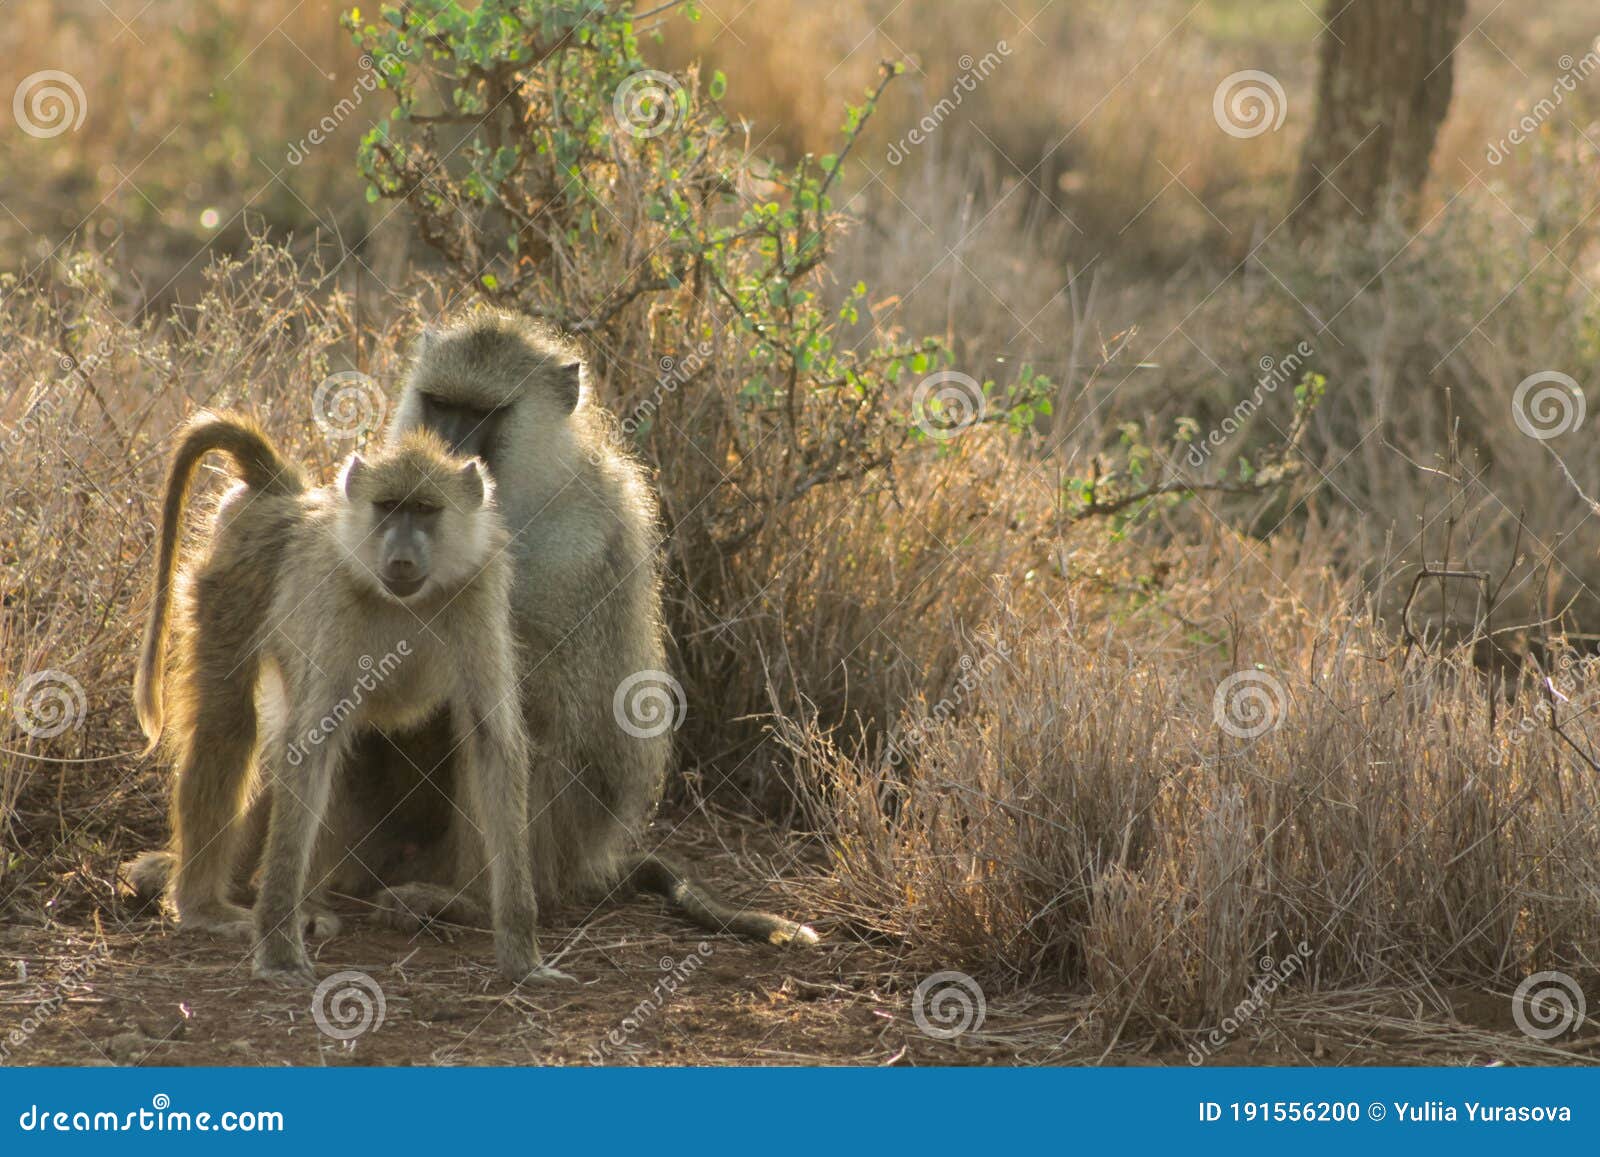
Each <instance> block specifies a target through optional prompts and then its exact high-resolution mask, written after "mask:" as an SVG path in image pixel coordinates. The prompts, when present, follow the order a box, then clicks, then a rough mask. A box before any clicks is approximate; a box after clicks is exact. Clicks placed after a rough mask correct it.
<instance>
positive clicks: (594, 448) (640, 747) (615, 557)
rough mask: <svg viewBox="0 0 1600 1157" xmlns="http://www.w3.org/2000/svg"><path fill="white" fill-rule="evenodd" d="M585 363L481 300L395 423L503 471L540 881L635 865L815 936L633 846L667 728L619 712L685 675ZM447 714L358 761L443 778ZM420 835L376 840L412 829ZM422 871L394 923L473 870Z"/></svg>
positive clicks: (432, 357)
mask: <svg viewBox="0 0 1600 1157" xmlns="http://www.w3.org/2000/svg"><path fill="white" fill-rule="evenodd" d="M582 378H583V363H582V360H581V358H580V356H579V354H578V352H577V351H576V350H575V349H573V348H572V347H571V346H570V345H568V344H567V343H565V342H564V341H562V340H561V339H560V338H558V337H557V336H555V335H554V334H552V333H550V332H548V331H546V330H545V329H543V328H542V327H540V326H538V325H536V324H535V323H533V322H531V321H528V320H527V319H524V318H520V317H517V316H513V315H509V314H505V313H500V312H495V311H490V310H480V311H477V312H474V313H471V314H468V315H467V316H465V317H463V318H462V319H460V320H459V321H457V322H456V323H454V324H451V325H449V326H446V327H444V328H441V329H438V330H430V331H427V332H425V333H424V334H423V336H422V338H421V340H420V342H419V344H418V347H417V351H416V355H415V364H414V365H413V367H412V369H411V373H410V376H409V378H408V379H407V382H406V386H405V390H404V392H403V394H402V396H401V398H400V402H399V406H398V408H397V411H396V413H395V417H394V420H393V423H392V425H391V427H390V433H389V437H390V441H391V443H394V442H398V441H400V440H402V439H404V438H405V437H406V436H407V435H408V434H409V433H410V432H411V431H413V430H416V429H419V428H423V429H428V430H431V431H433V432H435V433H436V434H438V435H440V436H441V437H443V438H444V439H445V440H446V441H447V442H449V443H450V445H451V448H452V449H453V450H454V451H455V452H456V453H457V454H470V455H476V456H477V457H479V458H481V459H483V460H484V461H485V462H486V463H487V465H488V470H489V473H490V474H491V475H492V476H493V477H494V479H495V483H496V490H497V494H498V498H499V503H500V510H501V514H502V516H503V518H504V520H505V524H506V527H507V528H508V529H509V530H510V532H511V535H512V541H511V556H512V571H513V575H514V586H513V589H512V594H511V609H512V621H513V623H514V624H515V627H516V631H517V635H518V640H519V642H520V644H521V649H520V660H521V663H522V666H521V668H520V669H519V671H518V678H519V682H520V684H521V689H522V696H523V703H524V706H525V709H526V712H527V723H528V732H529V735H530V736H531V738H532V740H533V745H534V759H533V762H532V764H531V767H530V771H529V776H528V778H529V795H530V803H531V807H532V825H531V827H530V829H529V830H530V836H531V845H532V854H533V857H534V864H535V868H534V879H535V882H536V885H537V887H538V889H539V890H540V894H541V898H549V899H564V898H571V897H575V896H588V897H593V896H595V895H596V894H598V893H603V892H604V891H605V890H607V889H610V888H614V887H616V886H617V885H618V884H622V883H627V884H631V885H632V886H633V887H636V888H642V889H647V890H649V891H653V892H657V893H659V894H661V895H663V896H666V897H667V898H668V899H669V900H671V901H672V902H673V903H674V904H676V905H677V906H678V908H679V909H680V910H681V911H683V912H684V913H685V914H686V915H687V916H689V917H690V918H691V919H693V920H695V921H696V922H697V923H699V924H701V925H702V926H704V927H707V928H711V929H714V930H717V931H731V932H737V933H740V934H743V935H746V936H751V937H754V938H756V939H762V940H768V941H771V942H772V943H775V944H788V943H791V942H797V943H805V944H809V943H814V942H815V941H816V934H815V933H814V932H813V931H812V930H811V929H810V928H809V927H807V926H805V925H801V924H796V923H794V922H793V921H790V920H786V919H784V918H782V917H780V916H775V915H772V914H770V913H766V912H751V911H745V910H742V909H739V908H736V907H734V906H732V905H729V904H727V903H724V902H723V901H721V900H719V899H717V898H716V897H715V896H713V895H712V894H711V893H710V892H709V891H707V890H706V889H705V888H704V887H703V886H701V885H699V884H698V883H696V882H695V881H693V880H692V879H691V878H690V877H689V876H688V875H687V873H686V872H684V871H683V870H682V869H681V868H680V867H679V866H678V865H676V864H675V863H674V862H673V861H671V860H670V859H668V858H667V857H665V856H662V855H659V854H656V853H653V852H641V851H640V850H639V848H638V844H639V840H640V837H641V835H642V834H643V832H644V830H645V828H646V827H647V825H648V824H649V822H650V820H651V818H652V816H653V814H654V811H655V807H656V804H657V801H658V800H659V798H660V794H661V789H662V786H663V781H664V779H665V776H666V771H667V765H668V761H669V758H670V756H671V737H670V734H669V731H670V728H669V727H668V726H666V725H665V724H664V723H663V724H662V725H660V726H655V725H650V726H637V725H635V726H625V725H624V724H625V722H627V721H625V720H624V719H623V718H621V717H620V715H621V712H623V711H626V710H627V704H626V703H625V702H623V700H624V698H625V697H626V695H627V694H628V692H629V690H630V689H633V690H637V691H638V692H639V693H640V694H642V695H645V696H649V695H665V694H666V690H665V689H667V688H671V689H674V690H675V689H676V684H675V683H673V682H672V681H671V679H670V676H668V675H667V673H666V649H665V645H664V642H663V637H662V631H663V627H662V621H661V591H660V582H661V580H660V573H659V563H658V546H659V543H658V537H659V532H658V526H657V519H658V515H657V509H656V502H655V498H654V496H653V494H652V493H651V491H650V487H649V484H648V483H647V481H646V479H645V476H644V471H643V469H642V468H641V467H640V465H639V464H638V463H637V462H636V461H635V460H634V459H633V458H632V457H631V456H630V455H629V454H628V453H627V452H626V451H624V450H623V448H622V446H621V445H620V443H619V441H618V440H617V437H616V434H615V432H614V426H613V423H612V421H611V419H610V416H609V415H608V414H606V413H605V412H604V411H603V410H601V409H600V408H598V407H595V406H591V405H586V404H585V399H584V389H583V380H582ZM654 706H656V707H660V706H661V703H660V701H659V700H658V701H657V702H656V703H655V704H654ZM670 710H671V708H670V706H669V707H668V711H669V712H670ZM440 726H442V722H441V721H439V720H435V721H433V722H432V723H430V725H429V726H428V727H425V728H422V729H419V730H417V731H414V732H410V733H405V734H395V733H390V734H389V735H387V736H384V737H369V740H368V741H367V742H366V743H364V744H363V746H362V749H361V751H360V755H359V760H358V763H360V764H362V765H364V770H363V771H362V772H360V774H364V775H366V776H375V777H378V778H380V779H393V778H394V777H402V778H403V777H405V776H407V775H411V774H413V773H412V772H411V771H410V770H409V769H411V768H423V769H431V770H432V772H433V776H434V779H435V780H436V782H438V783H440V784H442V785H443V786H442V789H443V790H444V791H446V792H448V791H449V787H448V784H449V782H450V776H451V771H450V769H449V767H448V766H447V765H441V763H440V761H439V760H438V759H437V758H436V757H434V756H433V754H432V753H436V752H437V751H438V749H439V743H438V741H437V736H436V735H433V736H432V737H430V732H434V731H435V730H436V729H437V728H438V727H440ZM375 818H378V817H375ZM447 820H448V826H449V829H450V831H449V832H448V833H447V834H446V835H445V837H444V838H445V839H446V840H447V841H456V840H459V839H460V838H462V833H461V832H460V827H461V822H460V818H459V816H458V815H457V814H455V812H454V811H453V810H452V811H450V812H449V813H448V816H447ZM415 835H416V833H415V832H414V831H410V832H406V833H405V834H404V835H393V836H390V837H388V838H385V839H380V841H379V842H381V843H387V844H389V845H391V846H392V845H393V844H395V843H397V842H400V841H402V840H406V841H409V842H412V843H414V842H415ZM435 838H438V837H437V833H435ZM372 855H373V856H374V857H375V858H377V856H378V853H377V852H376V851H374V852H373V853H372ZM418 862H419V864H426V863H428V862H429V858H428V857H426V856H422V857H419V860H418ZM412 874H413V877H414V878H413V881H412V882H411V883H409V884H407V885H405V886H403V887H400V888H392V889H390V890H389V897H390V899H389V902H388V905H387V908H388V911H390V912H391V913H392V914H394V915H395V916H396V917H397V918H398V919H399V921H400V922H401V923H411V922H412V920H413V919H414V916H415V914H418V913H422V914H439V913H441V912H459V911H460V908H459V906H458V905H451V904H450V901H451V900H452V899H453V898H455V897H457V896H458V894H459V893H460V891H461V886H462V885H463V884H464V883H465V881H463V880H460V879H459V878H457V877H455V876H452V875H449V874H445V875H442V876H441V875H439V874H438V873H437V872H435V873H429V872H428V871H426V869H419V870H414V871H413V873H412Z"/></svg>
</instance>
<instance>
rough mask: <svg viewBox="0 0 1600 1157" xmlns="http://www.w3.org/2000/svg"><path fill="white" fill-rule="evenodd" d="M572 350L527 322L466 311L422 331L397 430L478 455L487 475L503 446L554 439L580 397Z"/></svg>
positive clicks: (520, 447)
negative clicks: (420, 432) (426, 433)
mask: <svg viewBox="0 0 1600 1157" xmlns="http://www.w3.org/2000/svg"><path fill="white" fill-rule="evenodd" d="M582 381H583V362H582V359H581V358H580V357H579V356H578V353H577V351H576V350H575V349H573V348H572V346H571V345H569V344H568V343H567V342H565V341H564V340H562V339H561V338H559V337H558V336H557V335H555V334H554V333H553V332H552V331H549V330H547V329H546V328H545V327H543V326H540V325H539V324H538V323H536V322H533V321H531V320H529V319H527V318H524V317H519V316H517V315H515V314H511V313H504V312H501V311H498V310H491V309H478V310H474V311H471V312H469V313H467V314H465V315H464V316H462V317H461V318H460V319H459V320H457V321H455V322H453V323H451V324H450V325H448V326H444V327H440V328H431V329H428V330H425V331H423V334H422V337H421V338H420V339H419V340H418V343H417V347H416V353H415V356H414V360H413V365H412V370H411V375H410V378H409V379H408V381H407V384H406V390H405V394H404V395H403V396H402V398H401V399H400V407H399V410H398V412H397V413H396V415H395V424H394V429H395V430H396V431H401V430H408V429H414V428H417V427H422V428H426V429H429V430H432V431H434V432H435V433H436V434H438V435H439V436H440V437H441V438H443V439H444V440H445V441H446V442H447V443H449V445H450V448H451V449H452V450H453V451H454V452H455V453H457V454H476V455H478V456H479V457H481V458H483V459H484V461H486V462H487V463H488V464H489V467H490V469H491V470H492V471H498V470H500V469H501V468H502V466H503V463H502V461H501V459H502V458H504V457H506V454H507V451H508V448H509V452H510V453H512V454H521V453H524V452H526V451H527V450H528V449H529V448H530V447H533V446H538V445H541V444H548V443H550V442H551V441H552V440H555V441H559V440H560V435H561V433H562V431H563V429H564V427H565V425H566V422H567V418H568V417H569V416H570V415H571V414H572V412H573V411H574V410H576V409H577V408H578V403H579V400H580V398H581V397H582V393H583V387H582Z"/></svg>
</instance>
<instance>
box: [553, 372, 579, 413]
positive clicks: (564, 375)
mask: <svg viewBox="0 0 1600 1157" xmlns="http://www.w3.org/2000/svg"><path fill="white" fill-rule="evenodd" d="M582 392H583V363H582V362H569V363H568V364H567V365H564V366H561V367H560V368H559V369H557V370H556V396H557V397H558V398H560V399H561V404H562V405H564V406H565V407H566V408H567V413H569V414H570V413H572V411H573V410H576V409H577V408H578V396H579V395H580V394H581V393H582Z"/></svg>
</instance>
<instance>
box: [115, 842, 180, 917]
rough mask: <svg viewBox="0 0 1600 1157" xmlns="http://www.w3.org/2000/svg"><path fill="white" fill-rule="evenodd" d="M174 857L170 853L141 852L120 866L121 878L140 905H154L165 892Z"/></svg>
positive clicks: (170, 876) (170, 875)
mask: <svg viewBox="0 0 1600 1157" xmlns="http://www.w3.org/2000/svg"><path fill="white" fill-rule="evenodd" d="M175 859H176V857H174V856H173V854H172V853H171V852H143V853H141V854H140V855H139V856H137V857H136V858H134V859H132V860H129V861H128V862H127V863H126V864H123V865H122V878H123V879H124V880H126V881H127V883H128V886H129V887H131V888H132V889H133V895H134V898H135V899H137V900H138V902H139V903H140V904H154V903H155V902H156V901H157V900H159V899H161V897H162V894H163V893H165V892H166V890H167V883H168V881H169V880H171V878H172V868H173V864H174V861H175Z"/></svg>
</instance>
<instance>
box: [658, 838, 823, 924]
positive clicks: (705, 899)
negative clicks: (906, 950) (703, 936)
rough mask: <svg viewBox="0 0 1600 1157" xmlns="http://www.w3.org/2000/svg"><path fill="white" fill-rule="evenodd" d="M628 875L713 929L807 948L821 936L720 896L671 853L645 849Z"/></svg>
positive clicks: (696, 920) (698, 921)
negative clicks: (737, 905) (669, 854)
mask: <svg viewBox="0 0 1600 1157" xmlns="http://www.w3.org/2000/svg"><path fill="white" fill-rule="evenodd" d="M628 877H629V879H630V880H631V881H632V883H633V886H634V887H635V888H637V889H638V890H639V891H641V892H651V893H654V894H655V895H657V896H665V897H666V898H667V900H668V901H669V902H670V903H671V904H672V905H673V906H674V907H675V908H677V909H678V911H680V912H682V913H683V914H684V915H685V916H686V917H688V918H689V919H690V920H692V921H693V922H694V923H696V924H698V925H699V926H700V927H702V928H707V929H710V930H711V931H712V932H733V933H736V934H738V935H740V936H747V937H749V938H750V939H752V940H765V941H766V942H767V943H769V944H781V945H802V946H805V947H810V946H811V945H813V944H816V943H818V942H819V941H820V939H821V938H820V937H819V936H818V935H817V933H816V930H815V929H813V928H812V927H811V926H810V925H809V924H797V923H795V922H794V921H793V920H786V919H784V918H783V917H782V916H776V915H774V914H773V913H771V912H753V911H751V910H749V909H747V908H739V907H736V906H734V905H732V904H729V903H728V902H726V901H725V900H721V899H719V898H718V897H717V895H716V893H714V892H712V891H711V890H710V889H709V888H707V887H706V886H705V885H704V884H702V883H700V882H699V881H698V880H696V879H695V878H694V877H693V876H691V875H690V874H689V872H688V870H687V869H686V868H685V867H684V866H683V865H682V864H680V863H679V862H678V861H677V860H674V859H673V858H671V857H670V856H663V855H660V854H658V853H654V852H645V853H643V854H641V855H640V856H639V858H638V859H637V860H635V861H634V864H633V867H632V868H630V869H629V872H628Z"/></svg>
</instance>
